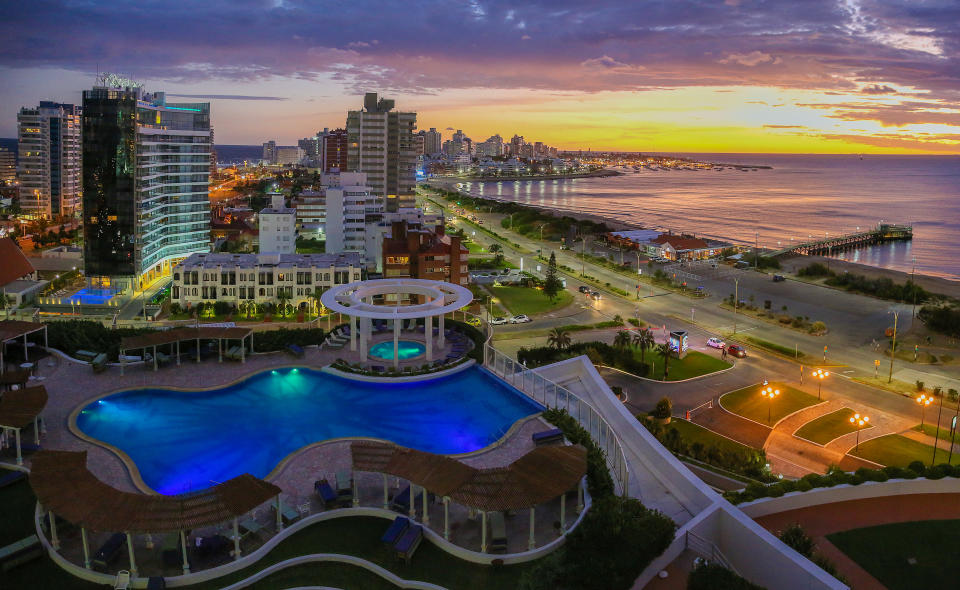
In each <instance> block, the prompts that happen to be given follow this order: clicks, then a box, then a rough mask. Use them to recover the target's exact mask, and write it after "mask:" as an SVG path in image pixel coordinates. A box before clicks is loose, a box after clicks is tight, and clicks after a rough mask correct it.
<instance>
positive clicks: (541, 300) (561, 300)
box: [490, 286, 573, 316]
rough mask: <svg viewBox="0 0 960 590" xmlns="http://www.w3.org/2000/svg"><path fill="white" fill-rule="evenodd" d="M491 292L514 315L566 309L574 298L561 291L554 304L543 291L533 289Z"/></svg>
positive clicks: (497, 288) (500, 288)
mask: <svg viewBox="0 0 960 590" xmlns="http://www.w3.org/2000/svg"><path fill="white" fill-rule="evenodd" d="M490 292H491V293H493V296H494V297H496V298H497V300H498V301H499V302H500V304H501V305H503V306H504V307H506V308H507V309H508V310H510V313H512V314H513V315H520V314H525V315H531V316H532V315H535V314H538V313H546V312H549V311H554V310H556V309H560V308H561V307H566V306H567V305H570V303H571V302H572V301H573V296H572V295H571V294H570V293H569V292H567V291H566V290H561V291H560V293H559V295H558V296H557V298H556V299H554V300H553V302H551V301H550V299H548V298H547V296H546V295H544V294H543V291H541V290H540V289H534V288H532V287H506V286H504V287H490Z"/></svg>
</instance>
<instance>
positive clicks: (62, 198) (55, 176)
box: [17, 101, 82, 219]
mask: <svg viewBox="0 0 960 590" xmlns="http://www.w3.org/2000/svg"><path fill="white" fill-rule="evenodd" d="M80 111H81V109H80V107H78V106H76V105H72V104H60V103H56V102H49V101H41V102H40V106H38V107H35V108H22V109H20V113H19V114H18V115H17V126H18V131H17V136H18V142H19V147H18V151H19V153H20V157H19V160H20V161H19V165H18V176H19V179H20V208H21V209H22V210H23V211H24V213H25V214H26V215H29V216H32V217H36V218H38V219H53V218H56V217H60V216H66V217H72V216H73V215H76V214H79V212H80V199H81V194H82V192H81V191H82V189H81V180H80V175H81V170H82V165H81V149H80Z"/></svg>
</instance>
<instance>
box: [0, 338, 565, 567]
mask: <svg viewBox="0 0 960 590" xmlns="http://www.w3.org/2000/svg"><path fill="white" fill-rule="evenodd" d="M345 353H349V350H346V351H345V350H342V349H341V350H324V349H318V348H317V347H308V348H306V349H305V356H304V358H301V359H296V358H293V357H292V356H290V355H288V354H286V353H283V352H277V353H267V354H256V355H254V356H252V357H248V358H247V361H246V363H243V364H241V363H239V362H236V361H227V360H224V361H223V362H222V363H220V362H217V360H216V358H214V359H212V360H205V361H203V362H201V363H200V364H199V365H197V364H196V363H192V362H184V363H183V364H182V365H181V366H177V365H176V364H175V363H171V364H170V365H169V366H167V367H163V368H161V369H160V370H159V371H156V372H154V371H153V370H152V369H151V368H147V367H145V366H143V365H128V366H127V369H126V371H125V374H124V375H122V376H121V375H120V370H119V367H109V368H108V370H107V371H105V372H104V373H101V374H94V373H93V371H92V370H91V368H90V366H88V365H86V364H80V363H77V362H72V361H70V360H67V359H64V358H61V357H59V356H56V355H53V356H48V357H45V358H43V359H42V360H40V361H39V363H38V367H37V375H38V376H39V378H40V380H39V381H38V383H42V384H44V385H45V386H46V388H47V391H48V394H49V402H48V404H47V407H46V409H45V411H44V413H43V416H44V418H45V421H46V427H47V432H46V434H43V435H42V437H41V444H42V446H43V448H45V449H58V450H85V451H87V453H88V458H87V463H88V467H89V469H90V470H91V471H92V472H93V473H94V474H96V475H97V477H99V478H100V479H102V480H103V481H105V482H108V483H109V484H110V485H112V486H114V487H116V488H118V489H122V490H127V491H137V489H138V488H137V486H136V484H135V482H134V480H133V478H132V477H131V475H130V472H129V471H128V469H127V467H126V465H125V464H124V462H123V461H122V460H121V459H120V457H119V456H118V455H117V454H115V453H114V452H113V451H111V450H108V449H106V448H104V447H103V446H100V445H98V444H95V443H92V442H88V441H86V440H84V439H82V438H81V437H79V436H77V435H76V434H75V433H74V432H72V431H71V429H70V428H69V425H68V421H69V418H70V415H71V414H72V413H73V412H74V411H75V410H76V409H77V408H78V407H79V406H81V405H82V404H84V403H86V402H89V401H90V400H92V399H93V398H97V397H101V396H103V395H104V394H108V393H111V392H115V391H119V390H127V389H133V388H139V387H173V388H186V389H202V388H213V387H219V386H223V385H227V384H230V383H233V382H235V381H238V380H240V379H243V378H246V377H248V376H249V375H251V374H253V373H257V372H259V371H263V370H267V369H275V368H278V367H284V366H300V367H303V366H306V367H311V368H320V367H322V366H325V365H327V364H330V363H331V362H333V361H334V360H335V359H337V358H346V357H347V354H345ZM354 354H355V353H354ZM550 428H551V426H550V425H549V424H547V423H546V422H545V421H543V420H542V419H540V418H528V419H525V420H523V421H521V422H518V424H517V425H515V427H514V429H513V430H512V432H511V433H510V434H509V435H508V436H507V437H506V438H504V439H502V440H501V441H499V442H498V443H496V444H495V445H493V446H491V447H488V448H487V449H484V450H481V451H478V452H476V453H472V454H469V455H467V456H464V457H463V458H462V459H463V461H464V462H465V463H468V464H470V465H473V466H476V467H497V466H506V465H507V464H509V463H511V462H512V461H514V460H516V459H517V458H519V457H521V456H522V455H524V454H525V453H527V452H529V451H530V450H531V449H533V448H534V445H533V443H532V441H531V435H532V434H533V433H535V432H539V431H543V430H548V429H550ZM32 437H33V433H32V432H29V431H28V432H25V433H24V439H25V440H32ZM349 447H350V442H349V441H343V440H341V441H331V442H328V443H319V444H317V445H314V446H311V447H307V448H305V449H303V450H301V451H297V452H296V453H294V454H293V455H291V456H290V457H289V459H288V460H287V461H285V462H284V463H283V465H281V467H280V469H279V470H277V471H275V472H274V473H273V474H271V476H270V478H269V479H270V481H272V482H273V483H275V484H276V485H278V486H279V487H280V488H281V489H282V490H283V492H282V496H281V497H282V501H283V503H284V504H285V505H288V506H295V507H297V508H298V509H299V510H300V512H301V514H307V513H314V512H318V511H322V510H323V507H322V506H320V505H319V503H318V502H317V499H316V498H315V497H314V496H313V482H314V481H316V480H317V479H321V478H323V477H326V478H327V479H330V480H333V478H334V476H335V474H336V472H337V471H341V470H349V469H350V461H351V460H350V451H349ZM277 459H278V461H279V460H280V459H282V458H280V457H278V458H277ZM0 460H3V461H5V462H11V463H12V462H13V461H12V457H11V455H10V450H9V449H7V450H4V451H3V455H2V459H0ZM24 463H25V465H27V466H29V463H30V456H29V455H25V457H24ZM357 485H358V489H359V494H358V496H359V497H360V499H361V503H360V505H361V506H376V507H379V506H382V503H383V478H382V475H381V474H379V473H364V472H358V474H357ZM388 485H389V487H390V495H391V496H392V495H393V494H394V493H396V492H397V491H399V490H400V489H402V488H403V487H404V486H405V485H406V482H403V481H398V480H397V478H394V477H390V478H389V479H388ZM567 504H568V506H567V522H568V525H569V523H571V522H572V521H573V520H574V519H575V518H576V513H575V510H574V506H575V504H576V497H575V495H574V494H571V495H570V496H569V497H568V498H567ZM428 509H429V512H430V519H431V522H430V526H431V527H432V528H434V530H436V531H437V532H438V533H440V534H441V535H442V533H443V504H442V503H440V502H436V503H432V504H430V505H429V506H428ZM417 511H418V515H420V513H421V512H422V504H420V505H418V507H417ZM254 515H255V517H256V518H257V520H259V521H260V522H261V523H263V524H266V525H268V526H269V530H270V531H271V532H267V533H264V534H262V535H261V538H257V539H253V540H247V541H245V542H244V551H245V552H249V551H250V550H251V549H254V548H256V547H257V546H259V545H260V544H262V542H263V541H266V540H267V539H269V538H270V537H271V536H272V534H273V533H272V531H273V528H272V526H273V525H272V524H271V523H272V520H273V513H272V511H271V509H270V507H268V506H266V505H264V506H261V507H260V508H259V509H257V510H256V511H255V512H254ZM535 516H536V529H537V530H536V544H537V545H538V546H539V545H542V544H545V543H547V542H549V541H552V540H553V539H555V538H556V537H557V536H558V531H557V528H556V527H557V526H558V522H559V498H558V499H556V500H554V501H553V502H550V503H548V504H546V505H543V506H542V507H539V508H538V509H537V510H536V513H535ZM421 518H422V515H420V516H418V520H421ZM450 522H451V541H452V542H453V543H455V544H457V545H459V546H462V547H465V548H468V549H471V550H474V551H479V549H480V519H479V517H478V516H476V515H473V516H472V517H471V515H470V514H468V510H467V509H466V508H465V507H462V506H459V505H457V504H454V503H451V504H450ZM506 523H507V531H508V537H509V539H510V540H509V551H510V552H519V551H524V550H526V549H527V539H528V534H529V531H528V517H527V511H525V510H524V511H520V512H519V514H515V513H514V514H510V515H508V517H507V521H506ZM385 528H386V527H385ZM207 532H208V533H209V531H207ZM202 533H203V532H202V531H195V534H202ZM74 536H76V537H79V534H78V533H77V534H76V535H69V534H66V535H61V537H62V540H63V542H64V555H66V556H68V557H69V558H70V559H71V560H73V561H74V562H75V563H76V562H77V561H78V560H79V555H80V553H79V540H78V539H73V538H72V537H74ZM100 537H104V538H105V534H103V533H98V534H97V535H91V541H90V543H91V548H92V549H93V548H95V545H96V543H97V540H99V539H100ZM153 541H154V542H155V543H157V544H159V536H157V535H155V536H154V538H153ZM145 542H146V541H145V538H144V537H142V536H138V537H137V540H136V543H137V550H138V555H141V551H142V553H143V557H144V558H147V562H146V563H143V564H138V565H139V566H140V572H141V575H147V574H149V572H150V571H155V572H157V568H159V569H160V571H162V572H163V574H164V575H174V574H175V573H177V570H178V568H177V567H172V568H171V567H166V568H164V566H162V565H160V562H159V561H158V560H152V559H149V558H148V556H149V555H150V553H149V551H148V549H147V547H146V546H145ZM81 563H82V561H81ZM151 564H152V565H151ZM125 566H126V558H121V559H120V560H119V561H118V562H117V564H115V567H114V568H112V570H113V569H123V568H124V567H125ZM157 573H159V572H157ZM154 575H155V574H154Z"/></svg>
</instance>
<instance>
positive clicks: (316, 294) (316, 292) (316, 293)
mask: <svg viewBox="0 0 960 590" xmlns="http://www.w3.org/2000/svg"><path fill="white" fill-rule="evenodd" d="M322 296H323V289H322V288H320V287H314V288H313V292H312V293H310V299H312V300H313V304H314V306H315V307H316V308H317V317H318V318H319V317H320V310H321V309H323V303H322V302H321V301H320V297H322Z"/></svg>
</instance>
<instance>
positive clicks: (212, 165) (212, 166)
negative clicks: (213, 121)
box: [210, 125, 217, 176]
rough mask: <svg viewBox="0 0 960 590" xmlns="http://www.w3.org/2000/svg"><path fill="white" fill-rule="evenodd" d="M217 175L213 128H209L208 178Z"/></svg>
mask: <svg viewBox="0 0 960 590" xmlns="http://www.w3.org/2000/svg"><path fill="white" fill-rule="evenodd" d="M216 175H217V147H216V143H215V142H214V141H213V126H212V125H211V126H210V176H216Z"/></svg>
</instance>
